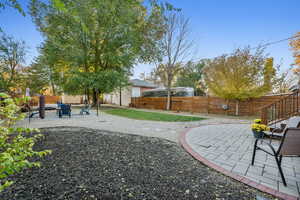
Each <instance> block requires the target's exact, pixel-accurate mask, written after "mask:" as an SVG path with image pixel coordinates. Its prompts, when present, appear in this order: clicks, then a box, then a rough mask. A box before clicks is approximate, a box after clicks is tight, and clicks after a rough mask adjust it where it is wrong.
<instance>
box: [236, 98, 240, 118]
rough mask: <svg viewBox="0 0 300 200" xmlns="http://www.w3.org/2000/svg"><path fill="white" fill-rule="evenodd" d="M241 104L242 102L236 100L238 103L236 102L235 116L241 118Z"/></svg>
mask: <svg viewBox="0 0 300 200" xmlns="http://www.w3.org/2000/svg"><path fill="white" fill-rule="evenodd" d="M239 103H240V101H239V100H236V102H235V115H236V116H239Z"/></svg>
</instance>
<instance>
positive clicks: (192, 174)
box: [0, 127, 270, 200]
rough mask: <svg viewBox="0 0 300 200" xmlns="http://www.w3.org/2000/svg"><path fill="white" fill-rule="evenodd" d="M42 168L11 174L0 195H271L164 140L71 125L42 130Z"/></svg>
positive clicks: (73, 196)
mask: <svg viewBox="0 0 300 200" xmlns="http://www.w3.org/2000/svg"><path fill="white" fill-rule="evenodd" d="M43 133H44V134H45V135H46V137H45V139H44V140H43V141H41V142H39V143H38V144H37V145H36V146H35V148H36V149H52V150H53V153H52V154H51V155H49V156H47V157H45V158H42V159H41V162H42V167H41V168H34V169H29V170H25V171H24V172H22V173H20V174H17V175H15V176H13V177H12V179H13V180H14V181H15V184H14V185H13V186H11V187H10V188H9V189H7V190H5V191H4V192H2V193H1V194H0V199H2V200H6V199H16V200H18V199H20V200H21V199H22V200H27V199H28V200H29V199H41V200H43V199H91V200H92V199H102V200H105V199H124V200H126V199H139V200H140V199H162V200H169V199H170V200H173V199H204V200H206V199H231V200H232V199H247V200H248V199H255V198H256V195H260V196H263V197H265V198H270V197H269V196H265V195H264V194H262V193H260V192H258V191H257V190H254V189H252V188H251V187H248V186H246V185H244V184H241V183H239V182H237V181H234V180H232V179H230V178H228V177H226V176H223V175H221V174H220V173H217V172H216V171H214V170H211V169H209V168H208V167H206V166H204V165H202V164H201V163H199V162H198V161H196V160H194V159H193V158H192V157H191V156H190V155H189V154H187V153H186V152H185V151H184V150H183V149H182V148H181V147H180V146H178V145H177V144H176V143H174V142H170V141H168V140H164V139H159V138H151V137H141V136H132V135H127V134H121V133H113V132H108V131H101V130H93V129H87V128H75V127H57V128H47V129H43Z"/></svg>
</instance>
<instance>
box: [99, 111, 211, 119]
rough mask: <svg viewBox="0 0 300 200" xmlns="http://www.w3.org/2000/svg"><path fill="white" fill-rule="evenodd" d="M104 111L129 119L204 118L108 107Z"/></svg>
mask: <svg viewBox="0 0 300 200" xmlns="http://www.w3.org/2000/svg"><path fill="white" fill-rule="evenodd" d="M104 112H105V113H107V114H111V115H118V116H121V117H127V118H131V119H140V120H151V121H164V122H188V121H199V120H203V119H205V118H201V117H192V116H183V115H173V114H164V113H156V112H145V111H138V110H131V109H110V110H105V111H104Z"/></svg>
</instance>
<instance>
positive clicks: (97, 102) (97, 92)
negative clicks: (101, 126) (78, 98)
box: [96, 89, 99, 116]
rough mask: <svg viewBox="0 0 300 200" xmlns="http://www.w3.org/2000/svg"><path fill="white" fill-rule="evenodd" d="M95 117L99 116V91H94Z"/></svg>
mask: <svg viewBox="0 0 300 200" xmlns="http://www.w3.org/2000/svg"><path fill="white" fill-rule="evenodd" d="M96 104H97V116H99V91H98V89H97V90H96Z"/></svg>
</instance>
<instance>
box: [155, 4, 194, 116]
mask: <svg viewBox="0 0 300 200" xmlns="http://www.w3.org/2000/svg"><path fill="white" fill-rule="evenodd" d="M164 22H165V23H164V26H165V33H164V36H163V38H162V45H161V52H162V55H163V57H162V60H161V62H159V64H158V65H157V69H155V71H156V72H157V75H158V76H159V77H160V79H161V80H162V82H163V83H164V86H165V87H166V88H167V92H168V97H167V108H166V109H167V110H169V109H170V102H171V98H170V97H171V87H172V83H173V82H174V78H175V77H176V76H177V75H178V73H179V72H180V71H181V70H182V68H183V67H184V65H183V62H184V61H185V60H186V59H187V58H188V57H189V56H190V54H191V50H192V44H193V43H192V41H191V40H190V34H189V33H190V32H189V20H188V19H186V18H185V17H184V16H183V14H182V13H181V11H180V10H174V9H172V10H168V11H167V12H166V14H165V20H164Z"/></svg>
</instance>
